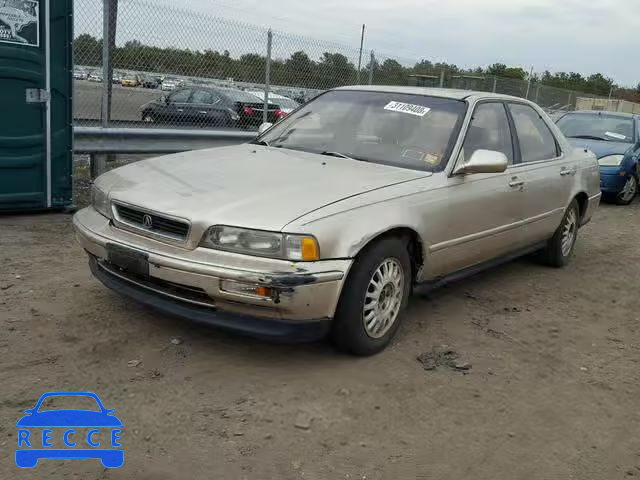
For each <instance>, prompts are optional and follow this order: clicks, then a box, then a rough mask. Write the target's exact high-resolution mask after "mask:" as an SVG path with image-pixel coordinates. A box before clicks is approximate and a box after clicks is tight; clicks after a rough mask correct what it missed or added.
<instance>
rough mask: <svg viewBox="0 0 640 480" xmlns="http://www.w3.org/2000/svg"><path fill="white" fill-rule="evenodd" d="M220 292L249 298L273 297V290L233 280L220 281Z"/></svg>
mask: <svg viewBox="0 0 640 480" xmlns="http://www.w3.org/2000/svg"><path fill="white" fill-rule="evenodd" d="M220 290H222V291H223V292H227V293H235V294H238V295H245V296H249V297H260V298H271V297H272V296H273V288H271V287H263V286H260V285H254V284H251V283H244V282H235V281H233V280H221V281H220Z"/></svg>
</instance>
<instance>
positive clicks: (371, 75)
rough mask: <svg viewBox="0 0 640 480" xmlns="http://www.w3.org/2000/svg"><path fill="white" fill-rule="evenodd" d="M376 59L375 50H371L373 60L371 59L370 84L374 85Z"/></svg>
mask: <svg viewBox="0 0 640 480" xmlns="http://www.w3.org/2000/svg"><path fill="white" fill-rule="evenodd" d="M375 61H376V56H375V55H374V53H373V50H371V60H370V61H369V85H373V68H374V66H373V65H374V63H375Z"/></svg>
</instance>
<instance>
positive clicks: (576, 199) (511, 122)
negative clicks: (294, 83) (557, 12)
mask: <svg viewBox="0 0 640 480" xmlns="http://www.w3.org/2000/svg"><path fill="white" fill-rule="evenodd" d="M196 93H198V94H199V95H203V96H204V95H205V94H211V95H212V97H209V98H206V99H204V98H203V99H202V100H206V101H207V102H210V103H206V102H205V104H214V102H215V104H216V105H217V104H222V105H224V103H225V102H226V101H233V102H234V103H233V105H236V103H239V104H240V105H242V104H243V103H245V101H246V102H250V101H251V99H248V100H245V98H244V97H242V98H240V95H239V93H238V92H236V95H237V96H234V95H233V94H232V93H231V92H226V91H224V92H222V90H221V89H220V90H213V89H198V90H197V91H194V92H191V91H189V90H188V89H184V90H179V91H177V92H175V94H176V95H177V94H181V95H182V100H184V101H185V102H186V103H187V104H188V103H189V100H190V98H191V97H192V96H193V95H195V94H196ZM240 93H244V92H240ZM213 95H215V97H213ZM227 95H228V97H226V96H227ZM244 95H248V94H246V93H244ZM223 96H225V97H226V98H228V100H227V99H226V98H223ZM222 105H221V106H222ZM227 105H229V104H227ZM231 110H233V109H232V107H228V111H231ZM268 127H269V125H264V126H262V127H261V129H260V130H261V131H263V133H262V134H261V135H260V136H259V137H258V138H256V140H255V141H253V142H252V144H248V145H235V146H230V147H224V148H218V149H207V150H196V151H191V152H183V153H180V154H178V155H170V156H166V157H160V158H153V159H149V160H143V161H139V162H135V163H131V164H129V165H127V166H124V167H120V168H117V169H115V170H111V171H110V172H108V173H105V174H104V175H102V176H100V177H99V178H98V179H96V181H95V183H94V185H93V195H92V198H93V202H92V206H90V207H88V208H85V209H83V210H81V211H79V212H78V213H76V215H75V216H74V220H73V223H74V226H75V229H76V232H77V238H78V239H79V242H80V244H81V245H82V247H83V248H84V249H85V250H86V251H87V252H88V254H89V263H90V267H91V270H92V272H93V274H94V275H95V276H96V277H97V278H98V279H99V280H100V281H102V282H103V283H104V284H105V285H106V286H108V287H110V288H112V289H114V290H116V291H118V292H120V293H122V294H124V295H127V296H130V297H132V298H134V299H137V300H138V301H140V302H142V303H145V304H147V305H150V306H153V307H155V308H157V309H160V310H162V311H165V312H169V313H172V314H176V315H180V316H183V317H185V318H189V319H193V320H197V321H199V322H205V323H209V324H211V325H216V326H219V327H221V328H224V329H232V330H236V331H239V332H244V333H246V334H250V335H255V336H258V337H267V338H281V339H282V338H288V339H293V340H310V339H314V338H318V337H322V336H325V335H328V334H329V335H331V337H332V339H333V341H334V343H335V344H336V345H337V346H338V347H339V348H340V349H342V350H346V351H349V352H352V353H355V354H359V355H369V354H373V353H376V352H378V351H380V350H382V349H383V348H385V346H386V345H387V344H388V343H389V342H390V341H391V339H392V338H393V336H394V335H395V333H396V331H397V330H398V327H399V326H400V321H401V318H402V312H403V310H404V309H405V307H406V305H407V302H408V298H409V294H410V293H411V291H412V288H413V286H414V285H416V284H427V285H430V286H436V285H439V284H441V283H443V282H445V281H447V280H451V279H455V278H459V277H460V276H462V275H465V274H470V273H473V272H476V271H478V270H480V269H481V268H484V267H487V266H490V265H495V264H496V263H498V262H500V261H504V260H507V259H510V258H514V257H516V256H518V255H521V254H524V253H527V252H533V251H539V252H540V255H541V258H542V259H544V260H545V261H546V262H547V263H548V264H549V265H552V266H555V267H561V266H563V265H565V264H567V262H569V260H570V258H571V255H572V252H573V249H574V245H575V242H576V238H577V236H578V230H579V228H580V226H582V225H584V224H585V223H586V222H588V221H589V220H590V219H591V216H592V214H593V212H594V210H595V209H596V207H597V205H598V203H599V200H600V195H601V194H600V188H599V170H598V162H597V160H596V158H595V156H594V155H593V154H592V153H590V152H585V151H584V150H579V149H575V148H573V147H572V146H571V145H570V144H569V143H568V142H567V140H566V139H565V137H564V136H563V135H562V133H561V132H560V130H558V128H557V127H556V126H555V125H554V124H553V122H552V121H551V120H550V119H549V117H548V116H547V115H546V114H545V113H544V112H543V111H542V110H541V109H540V108H539V107H538V106H536V105H535V104H533V103H531V102H529V101H527V100H523V99H521V98H515V97H510V96H504V95H495V94H490V93H482V92H477V93H474V92H470V91H457V90H444V89H425V88H416V87H413V88H412V87H384V86H379V85H377V86H375V87H364V86H357V87H345V88H340V89H336V90H332V91H329V92H326V93H324V94H322V95H320V96H319V97H317V98H316V99H315V100H313V101H311V102H310V103H308V104H307V105H305V106H303V107H301V108H300V109H298V110H297V111H295V112H294V113H292V114H291V115H288V116H287V117H286V118H284V119H283V120H281V121H280V122H278V123H276V124H275V125H273V126H271V128H268ZM265 129H266V130H265Z"/></svg>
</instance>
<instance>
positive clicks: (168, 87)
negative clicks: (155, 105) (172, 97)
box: [160, 78, 179, 92]
mask: <svg viewBox="0 0 640 480" xmlns="http://www.w3.org/2000/svg"><path fill="white" fill-rule="evenodd" d="M178 86H179V82H178V80H176V79H175V78H165V79H164V80H163V81H162V85H161V87H160V88H161V90H162V91H163V92H170V91H172V90H175V89H176V88H178Z"/></svg>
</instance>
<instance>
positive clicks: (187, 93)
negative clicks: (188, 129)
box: [162, 88, 192, 123]
mask: <svg viewBox="0 0 640 480" xmlns="http://www.w3.org/2000/svg"><path fill="white" fill-rule="evenodd" d="M191 93H192V90H191V89H190V88H181V89H180V90H176V91H174V92H173V93H171V94H170V95H169V96H168V97H167V102H166V104H165V105H164V107H163V108H162V119H163V120H164V121H166V122H168V123H186V122H188V121H189V107H188V105H189V98H191Z"/></svg>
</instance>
